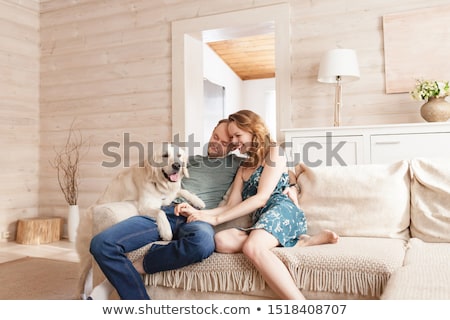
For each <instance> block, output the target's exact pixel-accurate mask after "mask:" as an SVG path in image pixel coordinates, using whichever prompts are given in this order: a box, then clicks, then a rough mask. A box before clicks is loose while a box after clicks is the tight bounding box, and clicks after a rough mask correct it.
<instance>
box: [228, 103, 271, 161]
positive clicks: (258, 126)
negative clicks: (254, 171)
mask: <svg viewBox="0 0 450 320" xmlns="http://www.w3.org/2000/svg"><path fill="white" fill-rule="evenodd" d="M228 120H229V121H230V122H234V123H235V124H236V126H237V127H238V128H239V129H241V130H243V131H245V132H248V133H250V134H251V135H252V142H251V145H250V146H247V156H248V158H247V159H246V160H245V161H243V163H242V165H243V166H245V167H250V168H254V167H256V166H257V165H258V164H261V163H262V162H263V160H264V159H265V158H266V156H267V154H268V153H269V149H270V147H271V146H274V145H275V142H274V141H273V140H272V138H271V137H270V132H269V129H268V128H267V126H266V124H265V122H264V120H263V119H262V118H261V117H260V116H259V115H258V114H256V113H255V112H253V111H251V110H240V111H238V112H235V113H233V114H231V115H230V116H229V117H228Z"/></svg>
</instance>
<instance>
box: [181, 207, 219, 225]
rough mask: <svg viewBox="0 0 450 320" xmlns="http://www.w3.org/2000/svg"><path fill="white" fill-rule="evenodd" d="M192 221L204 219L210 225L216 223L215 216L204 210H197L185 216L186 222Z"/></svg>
mask: <svg viewBox="0 0 450 320" xmlns="http://www.w3.org/2000/svg"><path fill="white" fill-rule="evenodd" d="M193 221H204V222H207V223H209V224H210V225H213V226H215V225H217V217H216V216H214V215H211V214H208V213H206V212H202V211H201V210H197V212H195V213H192V214H190V215H189V216H188V217H187V222H193Z"/></svg>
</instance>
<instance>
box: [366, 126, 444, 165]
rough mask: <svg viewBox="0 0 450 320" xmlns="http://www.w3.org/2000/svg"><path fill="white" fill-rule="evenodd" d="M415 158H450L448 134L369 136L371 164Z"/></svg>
mask: <svg viewBox="0 0 450 320" xmlns="http://www.w3.org/2000/svg"><path fill="white" fill-rule="evenodd" d="M417 157H426V158H442V157H444V158H450V133H449V132H447V133H444V132H440V133H411V134H374V135H371V136H370V159H371V162H372V163H390V162H394V161H398V160H409V159H412V158H417Z"/></svg>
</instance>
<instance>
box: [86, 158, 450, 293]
mask: <svg viewBox="0 0 450 320" xmlns="http://www.w3.org/2000/svg"><path fill="white" fill-rule="evenodd" d="M296 174H297V183H298V185H299V187H300V188H301V193H300V195H299V203H300V206H301V207H302V209H303V210H304V212H305V214H306V217H307V220H308V230H309V231H308V233H310V234H314V233H316V232H318V231H319V230H321V229H323V228H327V229H332V230H334V231H336V232H337V233H338V234H339V235H340V240H339V242H338V243H337V244H330V245H321V246H313V247H307V248H275V249H273V250H274V252H275V253H276V254H277V255H278V256H279V257H280V258H281V259H282V261H283V262H284V263H285V264H286V265H287V266H288V268H289V270H290V272H291V274H292V276H293V278H294V279H295V282H296V283H297V285H298V287H299V288H300V289H301V290H302V292H303V293H304V295H305V296H306V298H307V299H450V243H449V242H450V160H449V159H413V160H411V161H401V162H397V163H393V164H386V165H381V164H380V165H356V166H346V167H339V166H333V167H318V168H308V167H306V166H304V165H303V164H299V165H297V166H296ZM133 214H137V212H136V209H135V207H134V206H133V204H132V203H109V204H104V205H100V206H98V207H96V208H95V210H94V215H93V226H94V227H93V228H94V229H93V233H94V234H95V233H97V232H99V231H101V230H103V229H105V228H107V227H108V226H110V225H112V224H114V223H116V222H117V221H120V220H121V219H124V218H126V217H128V216H130V215H133ZM242 223H244V224H246V223H248V219H247V221H245V222H242V219H241V221H233V222H230V223H227V225H226V226H220V228H224V227H229V226H231V225H242ZM145 249H146V248H142V249H139V250H137V251H135V252H133V253H131V254H130V257H131V258H132V259H134V258H136V257H137V256H140V255H142V254H144V252H145ZM94 275H95V277H94V278H95V282H99V281H101V280H102V279H103V275H102V274H101V272H100V271H99V269H98V268H96V270H95V272H94ZM144 281H145V283H146V285H147V288H148V291H149V294H150V296H151V297H152V298H153V299H272V298H274V299H276V296H275V295H274V294H273V293H272V292H271V290H270V289H269V288H268V287H267V285H266V284H265V282H264V281H263V279H262V278H261V276H260V275H259V273H258V272H257V271H256V270H255V269H254V268H253V266H252V265H251V263H249V262H248V260H247V259H246V258H245V256H244V255H243V254H220V253H214V254H213V255H212V256H210V257H209V258H207V259H205V260H204V261H202V262H200V263H196V264H193V265H190V266H187V267H184V268H181V269H178V270H173V271H166V272H160V273H157V274H153V275H145V276H144ZM115 297H117V295H115ZM112 298H114V296H113V297H112Z"/></svg>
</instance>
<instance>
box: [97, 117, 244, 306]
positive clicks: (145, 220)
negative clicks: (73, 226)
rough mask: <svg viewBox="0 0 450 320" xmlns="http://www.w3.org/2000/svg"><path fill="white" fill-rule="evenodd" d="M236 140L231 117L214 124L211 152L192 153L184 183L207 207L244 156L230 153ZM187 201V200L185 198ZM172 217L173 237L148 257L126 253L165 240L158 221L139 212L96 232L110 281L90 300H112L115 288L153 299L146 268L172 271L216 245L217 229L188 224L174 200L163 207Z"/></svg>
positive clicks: (99, 258)
mask: <svg viewBox="0 0 450 320" xmlns="http://www.w3.org/2000/svg"><path fill="white" fill-rule="evenodd" d="M231 150H232V148H231V141H230V136H229V134H228V120H221V121H219V123H218V124H217V126H216V127H215V128H214V130H213V133H212V135H211V138H210V140H209V143H208V156H191V157H189V163H188V169H189V176H190V178H188V179H185V180H183V184H182V187H183V188H185V189H186V190H188V191H191V192H192V193H194V194H196V195H197V196H198V197H200V198H201V199H202V200H203V201H204V202H205V205H206V208H214V207H217V205H218V204H219V202H220V201H221V200H222V198H223V196H224V194H225V192H226V191H227V190H228V188H229V186H230V185H231V183H232V181H233V179H234V176H235V174H236V171H237V168H238V166H239V163H240V161H239V158H238V157H236V156H235V155H229V154H228V153H229V151H231ZM180 201H182V199H180ZM162 209H163V210H164V211H165V212H166V214H167V217H168V219H169V222H170V225H171V227H172V232H173V235H174V238H173V240H172V241H170V242H169V243H168V244H165V245H162V244H152V245H151V247H150V249H148V251H147V253H146V254H145V256H144V258H143V259H140V260H137V261H135V262H134V263H132V262H131V261H130V260H129V259H128V258H127V257H126V253H128V252H131V251H134V250H136V249H139V248H141V247H143V246H145V245H148V244H150V243H153V242H155V241H157V240H160V236H159V233H158V229H157V225H156V223H155V221H154V220H152V219H150V218H149V217H146V216H134V217H131V218H129V219H126V220H124V221H121V222H119V223H117V224H115V225H113V226H112V227H110V228H108V229H107V230H105V231H103V232H101V233H99V234H98V235H96V236H95V237H94V238H93V239H92V241H91V246H90V251H91V254H92V255H93V256H94V258H95V260H96V261H97V263H98V265H99V266H100V268H101V269H102V271H103V273H104V274H105V276H106V278H107V280H106V281H104V282H103V283H101V284H100V285H99V286H97V287H95V288H94V290H93V291H92V293H91V294H90V296H89V298H88V299H107V298H108V297H109V295H110V293H111V291H112V290H113V289H114V288H115V289H116V290H117V292H118V294H119V296H120V298H121V299H124V300H128V299H133V300H143V299H150V297H149V296H148V294H147V291H146V289H145V286H144V283H143V281H142V277H141V274H142V273H148V274H152V273H156V272H160V271H166V270H172V269H177V268H181V267H184V266H186V265H189V264H192V263H195V262H200V261H202V260H203V259H206V258H207V257H209V256H210V255H211V254H212V253H213V252H214V249H215V244H214V229H213V227H212V226H211V225H209V224H208V223H205V222H193V223H192V222H191V223H187V222H186V218H185V217H183V216H178V215H175V214H174V205H171V206H167V207H163V208H162Z"/></svg>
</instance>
